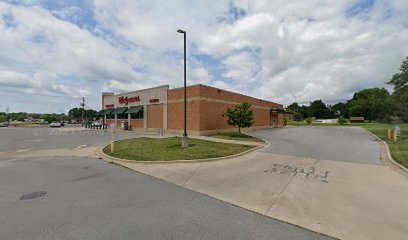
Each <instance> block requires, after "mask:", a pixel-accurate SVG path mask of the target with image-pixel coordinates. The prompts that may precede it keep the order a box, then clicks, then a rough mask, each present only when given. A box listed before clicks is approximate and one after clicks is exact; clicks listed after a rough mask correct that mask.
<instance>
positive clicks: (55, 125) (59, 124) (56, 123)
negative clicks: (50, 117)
mask: <svg viewBox="0 0 408 240" xmlns="http://www.w3.org/2000/svg"><path fill="white" fill-rule="evenodd" d="M61 126H62V125H61V123H60V122H52V123H51V124H50V127H58V128H59V127H61Z"/></svg>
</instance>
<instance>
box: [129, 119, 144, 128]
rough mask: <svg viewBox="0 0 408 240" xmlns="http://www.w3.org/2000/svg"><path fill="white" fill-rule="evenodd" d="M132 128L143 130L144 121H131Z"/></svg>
mask: <svg viewBox="0 0 408 240" xmlns="http://www.w3.org/2000/svg"><path fill="white" fill-rule="evenodd" d="M130 126H131V127H132V129H133V128H143V127H144V126H143V119H131V120H130Z"/></svg>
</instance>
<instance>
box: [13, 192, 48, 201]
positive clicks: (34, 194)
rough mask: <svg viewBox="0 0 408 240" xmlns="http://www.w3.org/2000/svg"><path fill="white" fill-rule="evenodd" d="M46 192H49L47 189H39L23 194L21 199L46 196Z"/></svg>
mask: <svg viewBox="0 0 408 240" xmlns="http://www.w3.org/2000/svg"><path fill="white" fill-rule="evenodd" d="M46 194H47V192H46V191H37V192H32V193H27V194H24V195H23V196H21V197H20V200H30V199H35V198H39V197H42V196H45V195H46Z"/></svg>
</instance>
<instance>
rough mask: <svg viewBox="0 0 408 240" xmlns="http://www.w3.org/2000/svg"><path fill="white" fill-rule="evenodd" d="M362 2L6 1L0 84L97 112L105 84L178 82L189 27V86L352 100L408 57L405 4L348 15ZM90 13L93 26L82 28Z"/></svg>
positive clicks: (0, 7) (396, 0)
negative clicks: (86, 104) (85, 102)
mask: <svg viewBox="0 0 408 240" xmlns="http://www.w3.org/2000/svg"><path fill="white" fill-rule="evenodd" d="M356 3H357V0H339V1H321V0H311V1H297V0H289V1H288V0H276V1H273V2H271V1H268V0H254V1H246V0H235V1H229V0H222V1H193V2H191V1H185V0H175V1H148V0H138V1H117V2H115V1H108V0H98V1H94V2H87V4H86V7H91V9H88V10H87V11H84V9H81V7H78V6H76V5H75V4H71V5H70V3H69V2H65V3H64V4H62V5H61V7H60V8H56V9H51V10H49V9H47V8H46V5H44V4H43V2H42V1H26V2H24V3H23V4H22V5H18V4H9V3H6V2H1V3H0V13H1V14H0V16H1V17H0V85H1V89H0V91H7V93H8V94H14V95H16V96H18V95H21V94H23V93H27V92H28V93H30V94H33V95H30V96H32V99H33V101H32V102H35V101H36V100H35V98H36V97H35V95H34V94H36V93H37V94H38V93H42V94H45V95H55V94H57V95H60V96H64V97H66V99H67V100H66V102H65V103H64V105H66V106H71V105H72V104H73V103H72V100H69V99H77V98H78V97H80V96H81V95H86V96H87V97H88V98H90V99H92V98H93V101H94V102H93V103H92V104H93V106H95V107H96V108H97V107H99V103H98V101H99V98H100V92H101V91H102V90H103V91H118V92H123V91H128V90H136V89H141V88H146V87H153V86H157V85H163V84H169V85H170V86H171V87H178V86H181V85H182V83H183V81H182V80H183V59H182V50H183V45H182V40H183V39H182V35H181V34H179V33H177V32H176V30H177V29H178V28H182V29H185V30H186V31H187V39H188V48H187V53H188V69H187V73H188V81H189V83H190V84H195V83H203V84H210V85H213V86H216V87H221V88H225V89H229V90H233V91H238V92H241V93H245V94H249V95H253V96H256V97H263V98H265V99H269V100H274V101H277V102H280V103H284V104H289V103H291V102H292V101H299V102H302V103H304V102H309V101H310V100H314V99H320V98H321V99H323V100H324V101H328V102H333V101H339V100H345V99H347V98H349V97H351V95H352V94H353V93H354V92H355V91H358V90H360V89H362V88H366V87H377V86H379V87H382V86H384V83H385V82H386V81H387V80H388V79H389V78H390V76H391V75H392V74H393V73H394V72H396V71H397V68H398V66H399V64H400V63H401V60H402V59H403V58H404V57H405V56H407V55H408V49H407V48H406V42H407V40H408V15H407V14H406V11H407V10H408V5H407V1H405V0H393V1H386V0H378V1H376V2H375V4H374V5H373V6H372V7H371V8H370V9H366V11H363V12H361V14H357V15H355V16H351V15H349V14H348V10H349V9H350V8H352V7H353V6H354V5H355V4H356ZM64 5H66V6H64ZM234 9H235V10H234ZM233 11H238V12H239V14H232V13H231V12H233ZM89 13H92V15H90V16H86V17H88V18H90V19H91V18H93V20H92V21H93V22H92V23H88V24H85V25H86V27H83V26H78V25H76V24H77V23H76V22H77V21H79V20H81V21H83V20H84V19H85V20H86V19H87V18H83V17H84V16H85V15H84V14H89ZM198 54H202V55H206V56H210V57H211V58H212V59H214V62H211V63H209V62H207V60H205V59H204V60H203V59H201V58H200V57H198V56H197V55H198ZM62 99H63V98H62ZM2 100H4V97H0V109H1V108H4V107H5V105H4V104H5V103H2ZM37 101H39V100H37ZM3 102H4V101H3ZM8 104H9V105H10V103H8ZM33 104H34V103H33ZM75 104H76V103H75ZM28 105H29V104H28ZM33 106H34V105H33ZM35 106H37V105H35ZM37 107H38V106H37ZM20 108H21V107H20ZM50 108H54V109H53V110H50V111H55V107H52V106H50ZM27 109H32V110H33V111H35V109H36V107H28V106H27ZM41 109H43V108H41Z"/></svg>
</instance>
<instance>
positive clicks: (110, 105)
mask: <svg viewBox="0 0 408 240" xmlns="http://www.w3.org/2000/svg"><path fill="white" fill-rule="evenodd" d="M114 106H115V104H106V105H105V107H107V108H113V107H114Z"/></svg>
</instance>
